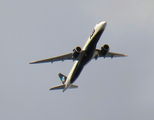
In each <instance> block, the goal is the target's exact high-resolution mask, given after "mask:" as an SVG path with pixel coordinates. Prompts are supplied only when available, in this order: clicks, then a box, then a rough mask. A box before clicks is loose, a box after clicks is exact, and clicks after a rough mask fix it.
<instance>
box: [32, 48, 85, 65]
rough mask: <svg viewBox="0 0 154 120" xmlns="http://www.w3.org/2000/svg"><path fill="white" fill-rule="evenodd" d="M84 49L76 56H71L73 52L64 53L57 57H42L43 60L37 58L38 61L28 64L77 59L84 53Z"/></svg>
mask: <svg viewBox="0 0 154 120" xmlns="http://www.w3.org/2000/svg"><path fill="white" fill-rule="evenodd" d="M84 53H85V51H82V52H81V53H80V55H79V56H78V57H77V58H73V57H72V56H73V53H68V54H65V55H61V56H57V57H52V58H48V59H43V60H38V61H34V62H30V64H36V63H47V62H51V63H53V62H56V61H64V60H73V61H74V60H79V59H80V58H81V57H82V56H83V55H84Z"/></svg>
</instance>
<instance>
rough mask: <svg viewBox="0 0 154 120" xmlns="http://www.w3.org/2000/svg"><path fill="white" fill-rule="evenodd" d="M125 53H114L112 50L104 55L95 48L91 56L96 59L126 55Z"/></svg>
mask: <svg viewBox="0 0 154 120" xmlns="http://www.w3.org/2000/svg"><path fill="white" fill-rule="evenodd" d="M126 56H127V55H126V54H121V53H114V52H108V53H107V54H106V55H105V56H103V55H102V54H101V50H99V49H96V50H95V52H94V55H93V58H95V59H97V58H98V57H111V58H113V57H126Z"/></svg>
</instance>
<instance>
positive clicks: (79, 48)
mask: <svg viewBox="0 0 154 120" xmlns="http://www.w3.org/2000/svg"><path fill="white" fill-rule="evenodd" d="M81 51H82V49H81V47H79V46H77V47H76V48H75V49H73V55H72V57H73V58H77V57H78V56H79V54H80V53H81Z"/></svg>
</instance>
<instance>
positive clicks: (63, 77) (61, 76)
mask: <svg viewBox="0 0 154 120" xmlns="http://www.w3.org/2000/svg"><path fill="white" fill-rule="evenodd" d="M58 76H59V78H60V80H61V82H62V83H63V84H64V83H65V82H66V79H67V77H66V76H65V75H63V74H61V73H59V74H58Z"/></svg>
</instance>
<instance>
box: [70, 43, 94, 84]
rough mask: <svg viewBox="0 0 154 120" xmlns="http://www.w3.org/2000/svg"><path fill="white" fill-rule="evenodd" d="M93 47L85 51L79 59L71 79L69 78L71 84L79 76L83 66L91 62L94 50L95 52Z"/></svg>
mask: <svg viewBox="0 0 154 120" xmlns="http://www.w3.org/2000/svg"><path fill="white" fill-rule="evenodd" d="M95 47H96V46H95V45H92V46H90V47H89V49H87V51H86V53H85V55H84V56H83V58H82V59H81V61H79V62H78V63H77V65H76V67H75V69H74V72H73V75H72V78H71V83H73V82H74V81H75V80H76V79H77V78H78V76H79V75H80V73H81V71H82V69H83V68H84V66H85V65H86V64H87V63H88V62H89V61H90V60H91V58H92V56H93V53H94V50H95Z"/></svg>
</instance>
